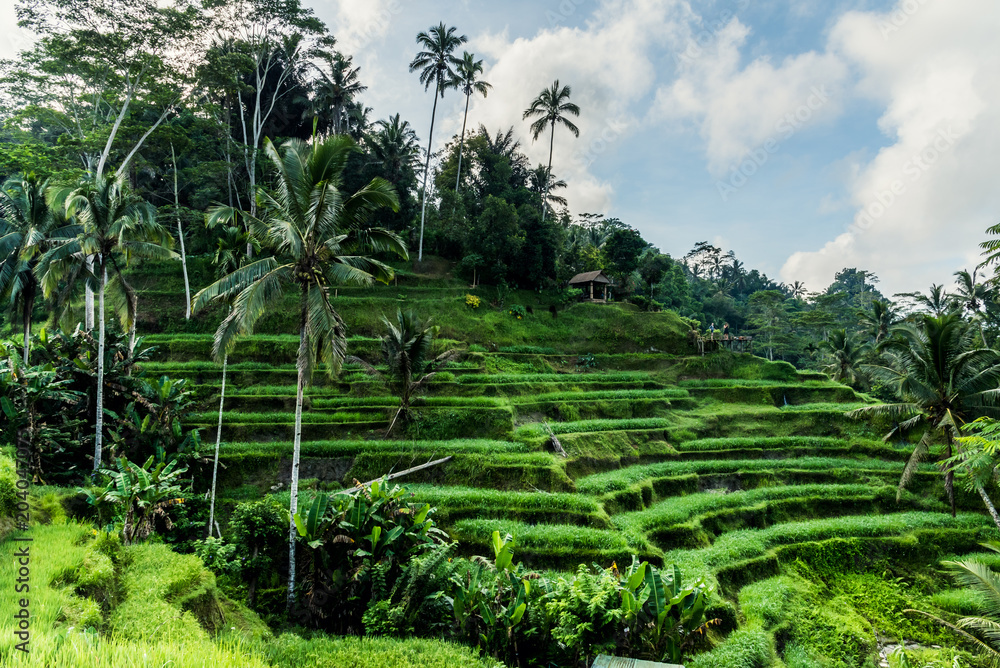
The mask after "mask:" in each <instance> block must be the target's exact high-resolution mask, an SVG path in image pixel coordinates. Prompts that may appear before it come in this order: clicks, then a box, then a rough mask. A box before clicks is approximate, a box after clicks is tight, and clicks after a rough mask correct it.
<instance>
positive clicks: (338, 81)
mask: <svg viewBox="0 0 1000 668" xmlns="http://www.w3.org/2000/svg"><path fill="white" fill-rule="evenodd" d="M317 55H318V57H319V59H320V60H322V61H323V62H324V63H325V64H326V69H324V68H322V67H319V66H316V67H315V69H316V71H317V72H319V76H320V80H319V82H318V83H317V84H316V96H315V97H314V98H313V100H312V103H311V105H310V106H311V110H310V111H311V112H312V115H313V116H319V115H320V114H323V113H324V112H329V114H330V118H331V121H332V123H331V124H332V126H333V132H334V134H338V135H339V134H342V133H343V128H344V122H345V120H347V111H348V106H349V105H350V103H351V102H353V101H354V99H355V98H356V97H357V96H358V95H360V94H361V93H363V92H365V91H366V90H368V86H365V85H363V84H362V83H361V79H360V77H359V72H360V68H357V67H355V66H354V62H353V58H352V57H351V56H345V55H344V54H342V53H340V52H339V51H335V52H333V53H328V52H325V51H320V52H318V54H317Z"/></svg>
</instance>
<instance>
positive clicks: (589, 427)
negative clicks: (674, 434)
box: [514, 418, 673, 439]
mask: <svg viewBox="0 0 1000 668" xmlns="http://www.w3.org/2000/svg"><path fill="white" fill-rule="evenodd" d="M546 424H548V423H546ZM671 424H673V423H672V421H671V420H670V419H668V418H634V419H622V420H581V421H579V422H554V423H551V424H548V427H546V425H545V424H541V423H537V422H535V423H531V424H526V425H523V426H521V427H518V428H517V429H516V430H515V431H514V436H515V438H519V439H531V438H538V437H542V436H547V435H548V433H549V431H548V430H549V429H551V430H552V432H553V433H556V434H570V433H581V432H600V431H622V430H630V429H663V428H666V427H669V426H670V425H671Z"/></svg>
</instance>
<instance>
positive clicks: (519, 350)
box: [499, 346, 560, 355]
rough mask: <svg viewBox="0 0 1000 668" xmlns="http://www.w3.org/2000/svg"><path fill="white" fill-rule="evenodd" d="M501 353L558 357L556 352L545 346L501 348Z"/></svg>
mask: <svg viewBox="0 0 1000 668" xmlns="http://www.w3.org/2000/svg"><path fill="white" fill-rule="evenodd" d="M499 352H501V353H516V354H522V355H558V354H560V353H559V351H558V350H556V349H555V348H551V347H545V346H503V347H502V348H500V351H499Z"/></svg>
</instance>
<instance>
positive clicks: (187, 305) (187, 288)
mask: <svg viewBox="0 0 1000 668" xmlns="http://www.w3.org/2000/svg"><path fill="white" fill-rule="evenodd" d="M170 158H171V159H172V160H173V163H174V211H175V212H176V213H177V238H178V239H179V240H180V242H181V270H182V271H183V272H184V297H185V302H184V319H185V320H190V319H191V283H190V282H189V281H188V265H187V253H185V252H184V230H183V229H182V228H181V204H180V195H179V193H178V192H177V156H176V155H175V154H174V144H173V142H171V143H170Z"/></svg>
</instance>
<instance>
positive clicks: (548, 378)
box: [458, 371, 649, 385]
mask: <svg viewBox="0 0 1000 668" xmlns="http://www.w3.org/2000/svg"><path fill="white" fill-rule="evenodd" d="M648 379H649V374H645V373H642V372H641V371H617V372H613V373H601V372H591V373H520V374H518V373H491V374H485V373H484V374H475V375H471V374H470V375H467V376H462V377H461V378H459V381H458V382H460V383H464V384H470V385H504V384H507V383H568V382H573V383H625V382H629V381H635V380H648Z"/></svg>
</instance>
